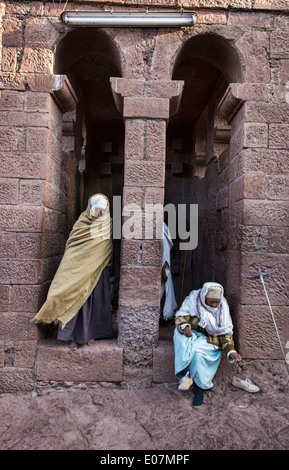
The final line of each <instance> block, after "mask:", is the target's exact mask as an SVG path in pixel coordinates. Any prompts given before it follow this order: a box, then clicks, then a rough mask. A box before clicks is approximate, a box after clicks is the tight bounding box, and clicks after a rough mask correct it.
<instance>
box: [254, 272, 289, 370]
mask: <svg viewBox="0 0 289 470" xmlns="http://www.w3.org/2000/svg"><path fill="white" fill-rule="evenodd" d="M258 271H259V274H253V273H252V276H253V277H259V278H260V279H261V282H262V286H263V288H264V292H265V295H266V299H267V302H268V305H269V308H270V312H271V316H272V319H273V323H274V326H275V330H276V333H277V337H278V341H279V344H280V348H281V351H282V354H283V357H284V360H285V364H286V368H287V372H288V374H289V365H288V364H287V361H286V357H285V353H284V350H283V346H282V343H281V340H280V336H279V333H278V328H277V325H276V321H275V317H274V313H273V310H272V307H271V304H270V300H269V297H268V294H267V291H266V287H265V282H264V278H263V276H269V274H268V273H262V270H261V268H260V266H258Z"/></svg>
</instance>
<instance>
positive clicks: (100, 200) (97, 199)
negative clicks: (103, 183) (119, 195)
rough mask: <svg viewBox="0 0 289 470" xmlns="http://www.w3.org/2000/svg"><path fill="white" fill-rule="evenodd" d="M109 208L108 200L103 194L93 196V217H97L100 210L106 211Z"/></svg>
mask: <svg viewBox="0 0 289 470" xmlns="http://www.w3.org/2000/svg"><path fill="white" fill-rule="evenodd" d="M106 208H107V199H106V198H105V197H104V196H102V195H101V194H97V195H96V196H93V197H92V198H91V200H90V212H91V215H92V216H94V217H96V216H97V213H98V211H99V210H101V211H104V210H105V209H106Z"/></svg>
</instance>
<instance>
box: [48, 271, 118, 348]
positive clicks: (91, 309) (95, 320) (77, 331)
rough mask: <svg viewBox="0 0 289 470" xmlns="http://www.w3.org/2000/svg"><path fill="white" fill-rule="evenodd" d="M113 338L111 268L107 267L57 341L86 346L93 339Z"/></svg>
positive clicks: (59, 331)
mask: <svg viewBox="0 0 289 470" xmlns="http://www.w3.org/2000/svg"><path fill="white" fill-rule="evenodd" d="M111 337H112V315H111V302H110V292H109V268H108V267H106V268H105V269H104V270H103V271H102V273H101V276H100V278H99V280H98V283H97V284H96V286H95V288H94V290H93V291H92V293H91V295H90V297H89V298H88V299H87V301H86V302H85V303H84V305H83V306H82V307H81V309H80V310H79V312H78V313H77V314H76V315H75V316H74V317H73V318H72V319H71V320H70V322H68V323H67V325H66V326H65V327H64V328H63V329H62V328H61V326H60V325H59V327H58V333H57V339H59V340H61V341H74V342H76V343H78V344H86V343H87V342H88V341H90V340H91V339H100V338H111Z"/></svg>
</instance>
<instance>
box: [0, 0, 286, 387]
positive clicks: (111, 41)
mask: <svg viewBox="0 0 289 470" xmlns="http://www.w3.org/2000/svg"><path fill="white" fill-rule="evenodd" d="M63 11H71V12H76V11H84V12H87V13H95V12H101V11H108V12H111V14H112V15H113V13H114V12H119V11H122V12H124V13H125V14H127V15H128V14H129V13H130V12H132V11H134V12H143V13H144V14H148V15H149V14H150V13H151V12H155V13H156V14H157V13H160V12H176V13H178V14H179V13H181V12H182V11H184V12H190V11H193V12H194V13H195V14H196V21H195V23H194V24H192V25H189V26H174V25H172V26H165V27H159V26H157V27H154V26H153V25H152V26H146V27H119V26H118V25H116V26H105V27H96V26H86V25H81V26H73V25H70V24H66V23H65V22H64V21H63V17H61V13H63ZM288 31H289V11H288V2H287V1H285V0H276V1H271V0H270V1H269V0H204V1H200V0H198V1H197V0H168V1H166V2H163V1H161V0H151V1H146V0H139V1H137V0H124V1H120V0H110V1H107V2H106V1H99V0H90V1H82V0H78V1H67V2H66V1H58V0H55V1H54V2H53V1H44V0H42V1H21V2H19V1H12V0H11V1H10V0H7V1H4V0H1V1H0V46H1V49H0V50H1V55H0V63H1V71H0V92H1V96H0V112H1V122H0V252H1V258H0V391H2V392H11V391H12V392H14V391H19V392H27V391H31V390H34V389H37V390H40V389H41V387H42V388H43V389H44V388H45V387H50V386H55V385H56V384H62V385H64V386H74V385H75V384H79V383H85V384H90V385H91V386H97V384H100V383H103V382H109V383H114V384H115V383H117V384H119V385H121V386H125V387H129V386H135V387H147V386H151V385H152V384H154V383H165V382H170V381H173V380H174V373H173V359H174V354H173V346H172V329H171V328H170V327H169V326H167V325H166V326H165V327H164V326H163V325H162V324H161V322H160V289H161V250H162V241H161V240H160V239H158V238H156V237H146V233H145V231H143V230H140V231H138V232H137V233H138V234H139V235H138V236H134V237H124V236H123V234H121V237H118V238H117V237H116V239H115V240H114V264H113V272H112V283H113V288H114V299H113V314H114V338H113V339H111V340H100V341H98V342H95V345H94V346H92V347H83V348H80V349H79V350H77V351H76V352H72V351H70V350H69V349H68V348H67V347H65V346H63V345H59V344H58V343H57V341H56V340H55V331H54V329H53V326H52V327H51V328H41V327H39V326H38V325H35V324H34V323H33V322H32V321H31V320H32V318H33V316H34V315H35V314H36V313H37V311H38V310H39V308H40V307H41V305H42V304H43V302H44V301H45V298H46V294H47V290H48V288H49V285H50V282H51V280H52V278H53V276H54V273H55V271H56V269H57V267H58V265H59V262H60V260H61V257H62V255H63V251H64V245H65V241H66V239H67V236H68V234H69V232H70V230H71V227H72V225H73V223H74V222H75V220H76V219H77V217H78V216H79V214H80V212H81V211H82V210H85V208H86V206H87V201H88V198H89V197H90V196H91V195H92V194H94V193H96V192H102V193H104V194H106V195H107V196H108V198H109V200H110V206H111V211H112V216H113V218H114V220H116V221H117V222H119V221H120V220H121V219H122V221H124V220H127V219H128V217H129V215H130V214H128V213H126V212H125V211H123V212H122V210H121V208H124V207H130V206H129V205H130V204H134V205H135V206H131V207H138V208H139V211H138V214H137V216H138V218H139V221H140V225H141V227H142V224H143V217H144V213H145V208H146V207H154V205H161V206H165V205H166V204H171V205H173V206H174V207H176V208H177V207H179V205H181V204H182V205H185V207H186V208H187V209H186V210H187V213H186V215H187V221H189V220H190V218H189V208H190V205H192V204H194V205H197V207H198V222H197V230H198V243H197V247H195V248H194V249H192V250H186V249H183V250H181V249H180V248H179V246H180V239H179V238H178V236H176V238H175V240H174V248H173V251H172V275H173V280H174V287H175V293H176V299H177V303H178V305H179V306H180V303H181V301H182V300H183V299H184V297H185V296H186V295H188V293H189V292H190V291H191V290H192V289H197V288H199V287H201V285H202V284H203V282H205V281H211V280H215V281H217V282H220V283H221V284H222V285H223V286H224V289H225V295H226V297H227V299H228V301H229V304H230V308H231V313H232V317H233V321H234V325H235V330H234V335H235V342H236V344H237V347H238V350H239V352H240V353H241V355H242V357H243V359H244V364H245V365H246V364H247V365H248V367H251V368H252V367H253V368H254V364H257V363H259V364H260V362H262V364H265V366H264V367H265V370H267V371H270V370H271V371H273V370H274V368H275V365H276V364H278V365H279V366H280V367H281V369H280V370H281V371H283V372H284V370H283V369H282V367H283V366H284V361H283V358H282V355H281V352H280V348H279V344H278V341H277V336H276V333H275V329H274V325H273V322H272V319H271V316H270V312H269V309H268V304H267V300H266V297H265V295H264V291H263V288H262V285H261V282H260V279H258V278H254V277H253V276H252V273H257V270H258V267H261V269H262V271H263V272H267V273H268V276H266V279H265V282H266V286H267V290H268V295H269V298H270V301H271V305H272V307H273V309H274V313H275V316H276V320H277V324H278V327H279V330H280V336H281V340H282V342H283V345H284V347H285V345H286V342H287V341H289V307H288V304H289V285H288V279H289V272H288V265H289V263H288V261H289V260H288V225H289V224H288V221H289V218H288V214H289V210H288V209H289V201H288V200H289V189H288V187H289V185H288V183H289V181H288V180H289V132H288V131H289V32H288ZM119 201H121V206H120V205H119ZM116 202H117V203H116ZM284 373H286V372H284Z"/></svg>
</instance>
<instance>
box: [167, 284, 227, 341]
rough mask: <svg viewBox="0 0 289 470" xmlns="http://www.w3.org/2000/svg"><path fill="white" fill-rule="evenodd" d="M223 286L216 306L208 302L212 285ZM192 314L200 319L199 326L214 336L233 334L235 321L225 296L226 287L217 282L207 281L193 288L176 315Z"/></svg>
mask: <svg viewBox="0 0 289 470" xmlns="http://www.w3.org/2000/svg"><path fill="white" fill-rule="evenodd" d="M215 286H218V287H221V288H222V292H221V298H220V302H219V304H218V306H217V307H216V308H214V307H210V306H209V305H207V304H206V295H207V293H208V290H209V289H210V288H211V287H215ZM185 315H190V316H192V317H198V318H199V319H200V321H199V326H200V327H202V328H205V330H206V331H207V332H208V333H209V334H210V335H213V336H219V335H224V334H226V333H229V334H233V323H232V319H231V315H230V309H229V305H228V302H227V301H226V299H225V297H224V289H223V287H222V286H221V284H218V283H217V282H206V283H205V284H204V285H203V287H202V289H199V290H193V291H192V292H191V293H190V294H189V295H188V297H186V298H185V300H184V301H183V303H182V306H181V308H180V309H179V310H178V312H177V314H176V316H177V317H178V316H185Z"/></svg>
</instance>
